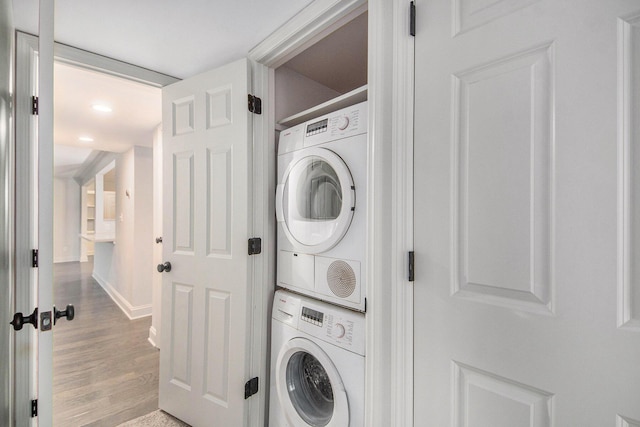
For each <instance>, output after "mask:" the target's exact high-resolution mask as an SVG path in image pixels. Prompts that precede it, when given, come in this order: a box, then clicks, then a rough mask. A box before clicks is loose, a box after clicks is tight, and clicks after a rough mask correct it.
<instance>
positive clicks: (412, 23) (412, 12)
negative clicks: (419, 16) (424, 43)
mask: <svg viewBox="0 0 640 427" xmlns="http://www.w3.org/2000/svg"><path fill="white" fill-rule="evenodd" d="M409 35H410V36H413V37H415V36H416V4H415V2H411V4H410V5H409Z"/></svg>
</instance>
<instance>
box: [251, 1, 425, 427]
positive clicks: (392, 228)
mask: <svg viewBox="0 0 640 427" xmlns="http://www.w3.org/2000/svg"><path fill="white" fill-rule="evenodd" d="M364 10H368V12H369V24H368V25H369V48H368V49H369V60H368V63H369V65H368V67H369V76H368V99H369V135H370V136H369V153H368V159H369V160H368V162H369V164H368V170H369V172H368V177H367V180H368V185H367V187H368V191H369V193H368V200H369V205H368V211H369V212H370V215H369V218H368V223H369V226H368V230H367V240H368V242H370V244H369V251H368V255H367V257H368V258H367V259H368V261H367V263H368V265H369V269H368V271H367V272H366V274H367V283H368V284H369V285H368V288H367V295H368V302H369V304H368V306H367V368H366V384H367V385H366V408H367V415H366V424H367V425H368V426H380V427H382V426H385V427H386V426H411V425H413V289H412V285H411V284H410V283H409V282H408V280H407V257H408V255H407V254H408V252H409V251H410V250H412V248H413V229H412V226H413V218H412V212H413V208H412V204H413V158H412V157H413V156H412V153H413V39H412V38H411V37H410V36H409V29H408V27H409V1H408V0H393V1H392V2H389V1H388V0H370V1H369V2H368V3H367V2H366V1H362V0H321V1H316V2H314V3H312V4H311V5H310V6H309V7H308V8H306V9H304V10H303V11H302V12H301V13H300V14H298V15H296V16H295V17H294V18H293V19H291V20H290V21H289V22H287V23H286V24H285V25H284V26H283V27H281V28H280V29H279V30H277V31H276V32H275V33H273V34H272V35H271V36H269V37H268V38H267V39H265V40H264V41H263V42H262V43H260V44H259V45H258V46H257V47H255V48H254V49H253V50H252V51H251V52H250V53H249V57H250V58H251V59H252V60H254V61H256V62H259V63H261V64H263V65H265V66H266V67H268V68H265V69H264V70H262V71H258V72H257V73H256V76H261V77H260V78H262V80H263V81H268V87H269V90H268V94H267V91H262V92H263V93H265V97H266V99H265V100H264V102H263V118H264V122H265V123H263V125H262V127H263V130H262V133H261V132H256V133H255V135H256V136H258V135H266V138H267V140H268V144H265V146H266V147H268V148H267V150H268V152H267V154H266V155H267V156H269V159H268V160H269V161H268V163H267V166H266V169H265V170H264V171H263V172H264V176H266V177H267V179H268V180H269V181H268V182H269V183H268V185H267V179H265V180H264V181H263V185H266V187H267V188H266V190H265V195H268V199H269V200H268V201H266V200H265V201H264V203H265V206H269V208H268V209H266V211H265V212H264V215H265V216H264V218H263V220H264V221H265V224H268V227H266V228H265V238H264V239H263V251H264V255H265V256H266V257H268V258H266V259H265V261H267V262H268V264H269V265H270V267H265V268H264V273H263V274H264V276H263V280H264V279H268V277H273V265H274V264H275V250H274V244H275V242H274V237H275V221H274V218H273V212H274V211H275V204H274V189H275V183H274V182H273V179H274V178H275V176H276V171H275V126H274V124H275V120H274V118H273V110H274V91H273V73H274V69H275V68H277V67H278V66H280V65H282V64H283V63H284V62H286V61H287V60H289V59H290V58H292V57H293V56H295V55H297V54H298V53H299V52H301V51H302V50H304V49H305V48H307V47H308V46H310V45H312V44H313V43H314V42H316V41H317V40H319V39H320V38H322V37H323V36H325V35H326V34H327V33H329V32H331V31H333V30H334V29H336V28H337V27H339V26H340V25H342V24H343V23H344V22H347V21H348V20H350V19H352V18H353V17H354V16H357V15H359V14H360V13H362V12H363V11H364ZM390 17H392V19H390ZM390 58H393V60H390ZM271 156H274V158H271ZM389 159H391V160H389ZM267 230H268V232H269V236H268V235H267V233H266V231H267ZM389 259H391V260H392V261H391V263H390V262H389ZM256 274H259V273H258V272H257V271H256ZM269 274H270V275H271V276H269ZM266 283H273V281H272V280H271V281H267V282H266ZM270 292H271V295H272V292H273V289H272V288H271V289H270ZM264 303H265V304H267V305H268V304H269V302H268V301H265V302H264ZM391 342H393V345H389V343H391Z"/></svg>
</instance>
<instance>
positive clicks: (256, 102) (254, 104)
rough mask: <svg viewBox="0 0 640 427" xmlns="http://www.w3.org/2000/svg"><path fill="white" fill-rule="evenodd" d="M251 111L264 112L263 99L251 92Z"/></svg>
mask: <svg viewBox="0 0 640 427" xmlns="http://www.w3.org/2000/svg"><path fill="white" fill-rule="evenodd" d="M249 111H250V112H252V113H254V114H262V99H260V98H258V97H257V96H253V95H251V94H249Z"/></svg>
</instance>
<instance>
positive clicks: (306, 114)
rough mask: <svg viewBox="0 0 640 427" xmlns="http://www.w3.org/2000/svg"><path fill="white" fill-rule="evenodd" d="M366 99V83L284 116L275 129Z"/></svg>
mask: <svg viewBox="0 0 640 427" xmlns="http://www.w3.org/2000/svg"><path fill="white" fill-rule="evenodd" d="M366 100H367V85H364V86H361V87H359V88H357V89H354V90H352V91H351V92H347V93H345V94H344V95H341V96H338V97H337V98H333V99H331V100H329V101H327V102H323V103H322V104H320V105H316V106H315V107H312V108H309V109H308V110H304V111H302V112H300V113H297V114H294V115H293V116H289V117H286V118H284V119H282V120H280V121H279V122H278V124H277V125H276V130H279V131H281V130H284V129H288V128H290V127H291V126H295V125H298V124H300V123H303V122H306V121H307V120H310V119H313V118H314V117H319V116H322V115H325V114H328V113H331V112H333V111H337V110H339V109H341V108H344V107H348V106H350V105H354V104H357V103H359V102H363V101H366Z"/></svg>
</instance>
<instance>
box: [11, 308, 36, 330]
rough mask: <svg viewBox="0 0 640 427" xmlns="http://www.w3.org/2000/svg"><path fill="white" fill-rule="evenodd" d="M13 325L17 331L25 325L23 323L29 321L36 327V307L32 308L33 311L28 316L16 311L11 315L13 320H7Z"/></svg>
mask: <svg viewBox="0 0 640 427" xmlns="http://www.w3.org/2000/svg"><path fill="white" fill-rule="evenodd" d="M9 323H10V324H11V325H13V330H14V331H19V330H20V329H22V327H23V326H24V325H25V323H31V324H32V325H33V327H34V328H36V329H38V309H37V308H36V309H34V310H33V313H31V314H30V315H28V316H23V315H22V313H20V312H18V313H16V314H14V315H13V321H11V322H9Z"/></svg>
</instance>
